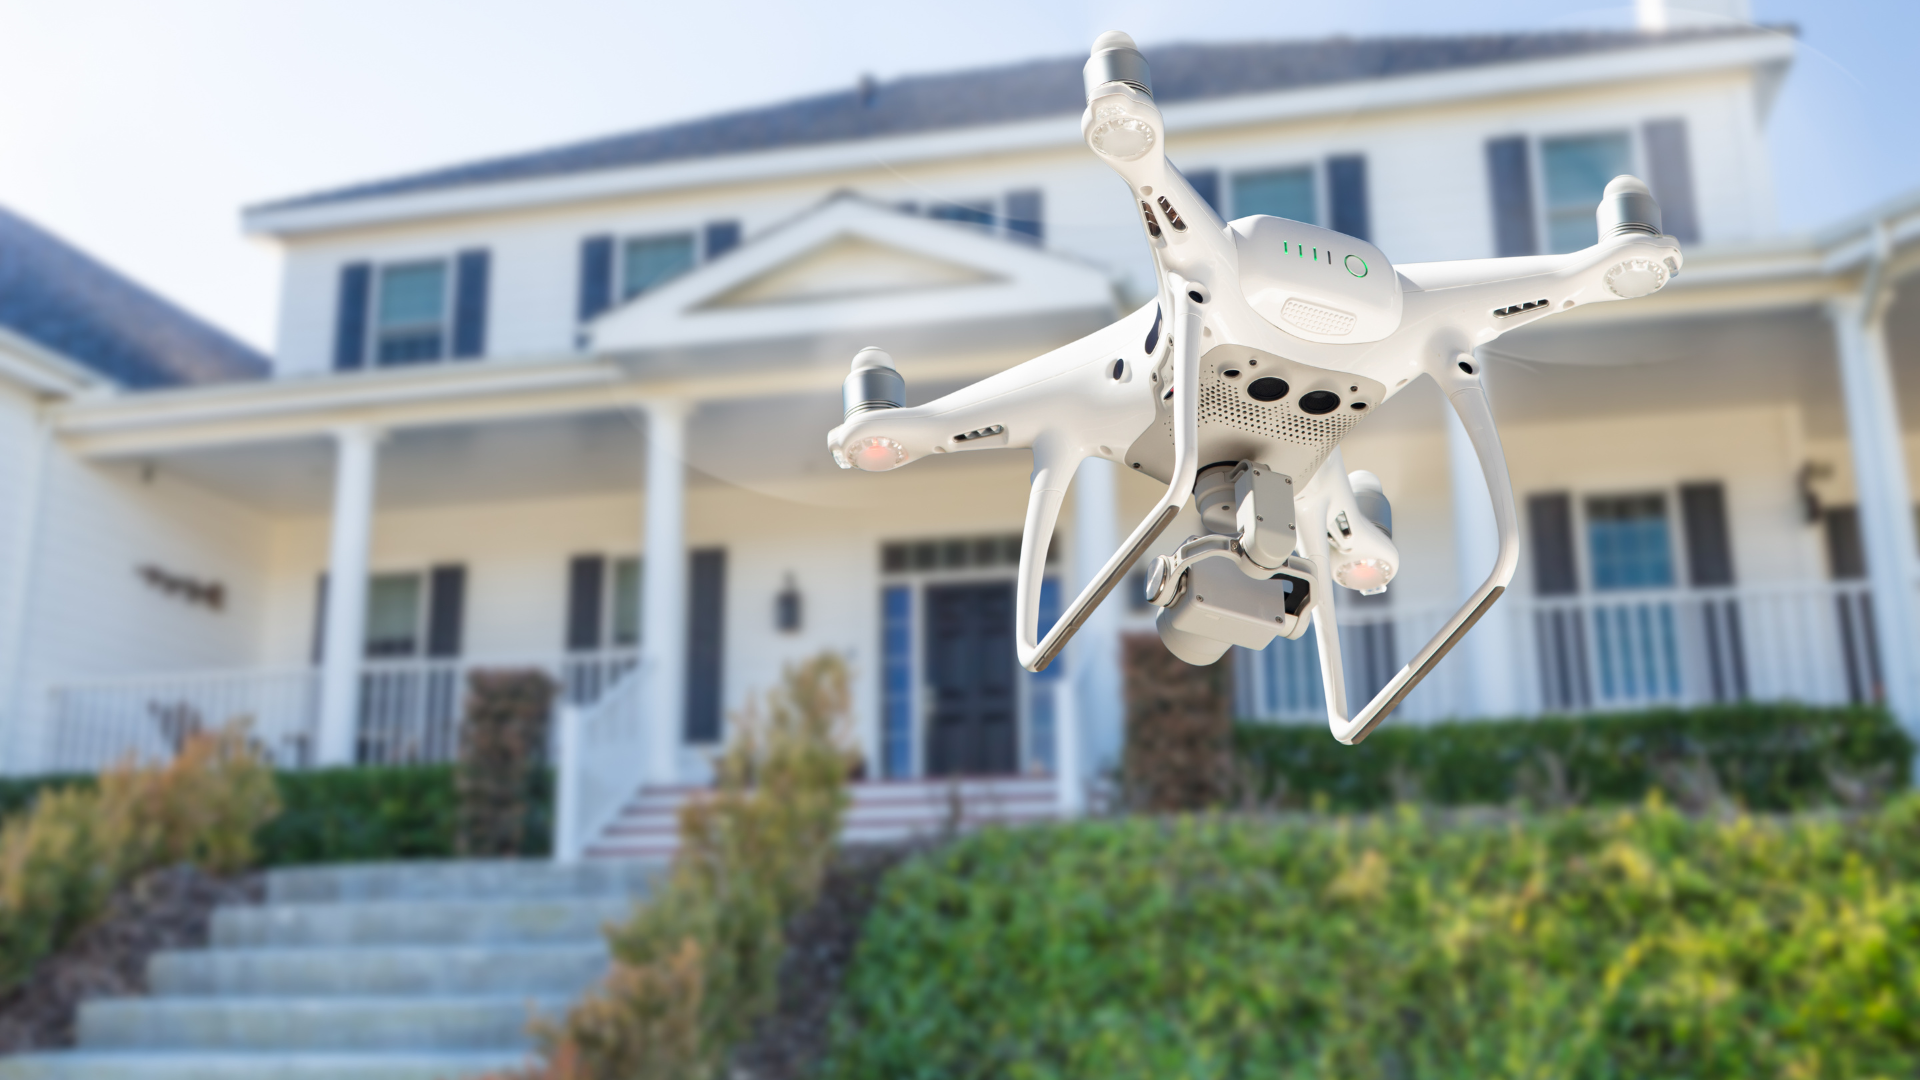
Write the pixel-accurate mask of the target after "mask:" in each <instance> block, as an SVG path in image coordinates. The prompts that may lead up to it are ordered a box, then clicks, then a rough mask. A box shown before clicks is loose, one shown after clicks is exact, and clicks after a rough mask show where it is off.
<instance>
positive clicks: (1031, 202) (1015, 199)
mask: <svg viewBox="0 0 1920 1080" xmlns="http://www.w3.org/2000/svg"><path fill="white" fill-rule="evenodd" d="M1045 205H1046V204H1045V201H1044V198H1043V196H1042V195H1041V193H1040V191H1039V190H1038V189H1035V188H1029V189H1026V190H1022V191H1009V192H1007V235H1008V236H1009V237H1010V238H1012V239H1014V240H1019V241H1022V242H1024V243H1029V244H1038V243H1040V242H1041V241H1042V240H1044V239H1046V235H1047V234H1046V226H1045V224H1044V217H1043V215H1044V214H1045Z"/></svg>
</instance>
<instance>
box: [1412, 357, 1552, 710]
mask: <svg viewBox="0 0 1920 1080" xmlns="http://www.w3.org/2000/svg"><path fill="white" fill-rule="evenodd" d="M1475 363H1477V364H1479V365H1480V372H1481V376H1480V378H1481V383H1482V385H1485V384H1486V382H1487V374H1488V372H1487V369H1486V364H1485V362H1484V361H1482V360H1480V359H1479V358H1478V356H1477V355H1476V358H1475ZM1487 389H1488V391H1489V394H1491V391H1492V387H1490V386H1489V387H1487ZM1443 407H1444V408H1445V409H1446V420H1445V423H1446V425H1447V474H1448V480H1449V482H1450V485H1451V487H1452V489H1453V551H1454V573H1455V575H1456V579H1457V582H1458V585H1457V587H1456V588H1455V590H1454V592H1455V594H1456V596H1455V599H1454V602H1455V603H1459V602H1461V601H1464V600H1465V599H1466V598H1467V597H1468V595H1470V594H1471V593H1472V592H1473V590H1475V589H1477V588H1479V587H1480V583H1481V582H1483V581H1485V580H1486V579H1487V575H1488V574H1490V573H1492V572H1493V563H1494V559H1495V558H1496V557H1497V556H1498V554H1499V551H1500V531H1499V528H1498V527H1497V526H1496V525H1495V524H1494V521H1493V502H1492V500H1491V499H1490V498H1489V497H1488V495H1487V479H1486V477H1485V476H1484V475H1482V474H1481V472H1480V459H1479V457H1478V456H1476V455H1475V454H1474V452H1473V440H1472V439H1470V438H1469V437H1468V436H1467V429H1466V427H1465V426H1464V425H1462V424H1461V423H1460V416H1459V414H1457V413H1455V412H1454V411H1453V407H1452V406H1451V405H1446V406H1443ZM1387 494H1388V496H1389V497H1391V496H1392V494H1393V493H1392V492H1388V493H1387ZM1515 627H1516V623H1515V619H1514V596H1513V593H1512V590H1511V588H1509V591H1508V592H1507V593H1506V594H1504V595H1503V596H1502V597H1501V598H1500V600H1498V601H1496V602H1495V603H1494V605H1493V607H1491V608H1489V609H1487V613H1486V614H1485V615H1483V616H1481V618H1480V621H1479V622H1478V623H1476V624H1474V627H1473V629H1472V630H1470V631H1468V632H1467V636H1466V638H1465V639H1464V640H1462V641H1461V642H1460V644H1459V645H1457V646H1455V647H1454V652H1453V655H1452V656H1451V657H1449V658H1448V660H1447V661H1444V662H1443V663H1452V664H1457V665H1459V667H1456V668H1455V675H1454V678H1453V680H1452V685H1454V686H1457V687H1459V688H1460V692H1459V693H1457V694H1456V695H1455V697H1454V701H1453V702H1452V703H1451V704H1452V705H1453V706H1454V707H1455V708H1457V709H1459V710H1460V712H1461V714H1462V715H1465V716H1485V717H1508V716H1518V715H1520V714H1521V713H1523V712H1526V711H1527V709H1526V707H1525V705H1524V704H1523V703H1522V702H1521V699H1520V693H1519V674H1520V665H1523V664H1525V663H1527V662H1528V654H1527V652H1526V650H1525V645H1526V643H1525V642H1524V641H1522V640H1521V637H1520V635H1519V634H1518V633H1516V632H1515ZM1416 645H1418V642H1414V643H1412V644H1411V645H1403V646H1402V648H1410V647H1414V646H1416ZM1462 676H1464V677H1462Z"/></svg>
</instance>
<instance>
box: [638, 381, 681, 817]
mask: <svg viewBox="0 0 1920 1080" xmlns="http://www.w3.org/2000/svg"><path fill="white" fill-rule="evenodd" d="M645 410H646V414H647V491H646V511H645V515H646V520H645V529H644V534H643V535H644V536H645V538H646V539H645V544H644V546H643V548H642V551H641V557H642V559H643V560H644V561H643V563H642V568H641V574H640V577H641V586H640V588H641V595H640V658H641V663H642V664H643V665H644V666H645V669H646V678H647V680H648V684H647V687H646V690H647V696H646V701H645V704H644V705H643V706H642V708H644V709H645V713H644V715H643V716H642V722H644V723H646V724H648V725H650V735H649V738H648V740H647V756H648V760H647V782H648V783H651V784H672V783H675V782H676V781H677V780H678V779H679V776H680V747H681V746H682V745H683V744H684V743H685V741H686V740H685V738H684V735H683V731H682V729H683V728H684V726H685V724H686V712H687V708H686V700H687V690H686V687H687V537H686V487H687V482H686V424H687V414H688V412H690V411H691V407H690V406H689V405H688V403H686V402H684V401H675V400H667V401H652V402H648V403H647V405H646V406H645Z"/></svg>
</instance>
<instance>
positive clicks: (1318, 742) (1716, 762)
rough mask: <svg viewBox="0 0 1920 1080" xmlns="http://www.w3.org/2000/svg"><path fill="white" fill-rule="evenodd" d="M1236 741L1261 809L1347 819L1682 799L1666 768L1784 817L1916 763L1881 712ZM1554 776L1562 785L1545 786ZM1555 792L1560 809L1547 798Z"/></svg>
mask: <svg viewBox="0 0 1920 1080" xmlns="http://www.w3.org/2000/svg"><path fill="white" fill-rule="evenodd" d="M1234 737H1235V743H1236V746H1237V749H1238V751H1239V753H1240V756H1241V758H1242V759H1243V760H1244V761H1245V762H1246V763H1247V764H1248V766H1250V771H1251V774H1252V775H1251V778H1250V779H1251V781H1252V786H1253V787H1254V788H1255V791H1256V792H1257V794H1258V795H1259V797H1260V798H1261V800H1262V801H1264V802H1267V803H1269V804H1273V805H1280V806H1295V807H1318V808H1321V809H1331V810H1349V811H1359V810H1373V809H1378V808H1380V807H1384V806H1388V805H1391V804H1392V803H1394V802H1397V801H1402V800H1405V799H1409V798H1417V799H1418V800H1419V801H1424V802H1429V803H1433V804H1437V805H1441V806H1460V805H1473V804H1480V805H1486V804H1494V805H1500V804H1505V803H1508V802H1511V801H1513V800H1515V799H1529V800H1530V801H1534V802H1536V803H1537V802H1541V801H1546V802H1549V803H1552V802H1566V801H1571V802H1575V803H1601V804H1624V803H1637V802H1639V801H1640V800H1642V799H1644V798H1645V797H1646V795H1647V793H1648V792H1649V791H1650V790H1652V789H1654V788H1656V787H1664V788H1667V789H1669V794H1679V793H1678V792H1674V791H1673V790H1672V789H1673V788H1674V787H1675V786H1676V784H1675V782H1674V781H1675V780H1676V779H1684V777H1676V775H1675V770H1676V768H1681V769H1684V768H1685V767H1687V766H1690V765H1697V763H1699V762H1701V761H1704V762H1706V763H1708V764H1710V765H1711V766H1712V769H1713V773H1714V775H1715V778H1716V779H1717V782H1718V785H1719V786H1720V788H1721V789H1722V790H1723V791H1724V793H1725V794H1726V796H1728V797H1730V798H1731V799H1733V800H1734V801H1735V802H1737V803H1738V804H1740V805H1742V806H1745V807H1747V808H1749V809H1752V810H1770V811H1774V810H1790V809H1797V808H1803V807H1809V806H1819V805H1825V804H1829V803H1832V802H1835V801H1848V798H1847V796H1849V794H1851V793H1850V792H1849V790H1848V789H1850V788H1854V789H1858V788H1866V789H1877V792H1876V791H1872V790H1869V791H1865V792H1861V793H1860V794H1863V795H1869V796H1870V795H1873V794H1876V793H1877V794H1881V795H1884V794H1887V793H1890V792H1894V791H1899V790H1904V789H1905V788H1906V786H1907V783H1908V777H1907V763H1908V762H1909V761H1910V760H1911V759H1912V757H1913V754H1914V744H1913V740H1912V739H1911V738H1910V737H1909V736H1908V735H1907V733H1906V732H1904V731H1903V730H1901V728H1900V727H1899V725H1898V724H1896V723H1895V722H1894V720H1893V718H1892V717H1891V716H1890V715H1889V714H1888V713H1887V712H1886V711H1885V710H1884V709H1877V708H1814V707H1811V706H1805V705H1795V704H1782V705H1756V704H1743V705H1729V706H1712V707H1706V708H1698V709H1688V710H1678V709H1668V710H1656V711H1652V712H1643V713H1622V714H1612V715H1602V716H1585V717H1547V718H1542V719H1537V720H1503V721H1484V720H1476V721H1454V722H1447V723H1437V724H1431V725H1418V724H1394V723H1389V724H1387V725H1386V726H1384V727H1382V728H1380V729H1379V730H1378V731H1376V732H1374V734H1373V735H1371V736H1369V737H1368V738H1367V740H1366V741H1365V742H1363V743H1361V744H1360V745H1359V746H1343V745H1341V744H1340V743H1337V742H1335V741H1334V740H1333V739H1332V738H1331V737H1329V736H1328V734H1327V729H1326V726H1325V725H1323V724H1301V725H1293V724H1271V723H1254V722H1246V721H1242V722H1241V723H1239V724H1237V725H1236V727H1235V734H1234ZM1556 766H1557V767H1558V768H1559V769H1560V770H1561V771H1562V772H1563V773H1564V783H1563V784H1559V785H1556V784H1555V783H1553V782H1552V781H1551V780H1550V779H1549V776H1548V773H1549V771H1550V770H1551V769H1552V768H1554V767H1556ZM1555 786H1559V787H1560V788H1561V789H1562V790H1561V791H1560V792H1558V793H1557V794H1558V795H1560V796H1561V798H1558V799H1556V798H1554V797H1553V795H1554V794H1555V793H1550V792H1548V791H1547V790H1546V789H1547V788H1550V787H1555ZM1836 788H1838V789H1839V790H1838V791H1837V792H1836ZM1855 801H1858V800H1857V799H1856V800H1855Z"/></svg>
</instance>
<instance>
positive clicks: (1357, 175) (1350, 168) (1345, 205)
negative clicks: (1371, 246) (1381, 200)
mask: <svg viewBox="0 0 1920 1080" xmlns="http://www.w3.org/2000/svg"><path fill="white" fill-rule="evenodd" d="M1327 209H1328V211H1329V216H1330V217H1331V218H1332V219H1333V231H1334V232H1342V233H1346V234H1347V235H1348V236H1354V237H1358V238H1360V239H1362V240H1370V239H1372V236H1371V235H1370V234H1371V233H1372V231H1373V229H1372V224H1371V220H1370V218H1369V217H1368V215H1367V159H1366V158H1365V157H1363V156H1361V155H1359V154H1349V155H1345V156H1342V157H1331V158H1328V159H1327Z"/></svg>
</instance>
